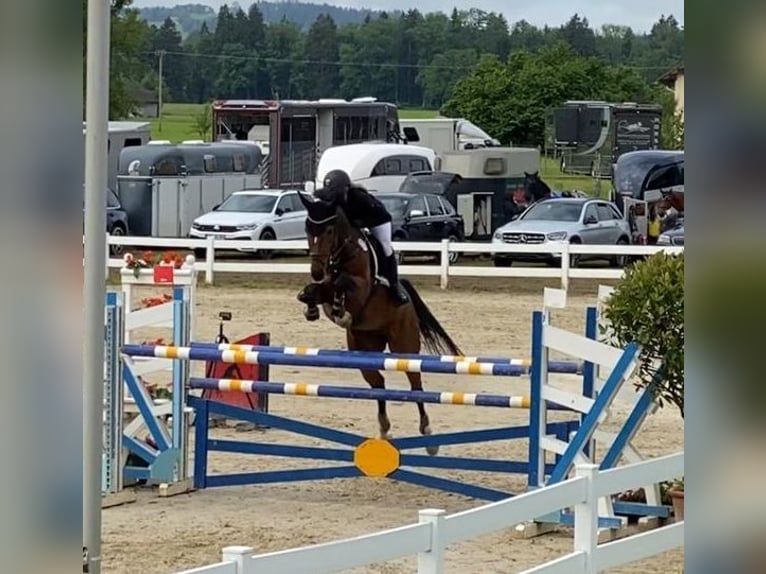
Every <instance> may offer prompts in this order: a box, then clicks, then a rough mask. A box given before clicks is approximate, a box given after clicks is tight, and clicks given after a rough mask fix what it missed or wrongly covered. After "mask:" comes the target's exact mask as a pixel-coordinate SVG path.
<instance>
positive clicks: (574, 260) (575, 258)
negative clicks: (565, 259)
mask: <svg viewBox="0 0 766 574" xmlns="http://www.w3.org/2000/svg"><path fill="white" fill-rule="evenodd" d="M569 243H570V244H571V245H581V244H582V241H580V238H579V237H573V238H572V239H570V240H569ZM579 265H580V256H579V255H570V256H569V266H570V267H577V266H579Z"/></svg>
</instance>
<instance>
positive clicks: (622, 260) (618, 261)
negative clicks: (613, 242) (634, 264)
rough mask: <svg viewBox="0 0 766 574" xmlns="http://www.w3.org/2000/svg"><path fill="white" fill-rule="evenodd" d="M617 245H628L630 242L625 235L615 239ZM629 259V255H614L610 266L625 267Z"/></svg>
mask: <svg viewBox="0 0 766 574" xmlns="http://www.w3.org/2000/svg"><path fill="white" fill-rule="evenodd" d="M617 245H630V243H629V242H628V240H627V239H626V238H625V237H620V239H618V240H617ZM629 259H630V256H629V255H615V256H614V257H612V260H611V263H612V267H625V266H626V265H627V264H628V261H629Z"/></svg>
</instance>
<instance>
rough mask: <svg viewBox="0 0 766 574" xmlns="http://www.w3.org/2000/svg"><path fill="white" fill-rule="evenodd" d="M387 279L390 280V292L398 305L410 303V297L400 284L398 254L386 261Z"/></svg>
mask: <svg viewBox="0 0 766 574" xmlns="http://www.w3.org/2000/svg"><path fill="white" fill-rule="evenodd" d="M386 279H388V284H389V291H390V292H391V297H392V298H393V299H394V302H395V303H396V304H397V305H404V304H405V303H408V302H409V297H407V293H406V292H405V291H404V288H403V287H402V285H401V283H399V269H398V266H397V262H396V254H395V253H394V254H392V255H390V256H389V257H388V258H387V259H386Z"/></svg>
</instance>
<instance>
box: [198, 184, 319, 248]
mask: <svg viewBox="0 0 766 574" xmlns="http://www.w3.org/2000/svg"><path fill="white" fill-rule="evenodd" d="M305 222H306V209H305V208H304V207H303V204H302V203H301V200H300V198H299V197H298V191H297V190H293V189H258V190H243V191H235V192H234V193H232V194H231V195H230V196H229V197H228V198H226V200H224V202H223V203H221V204H219V205H217V206H216V207H214V208H213V211H211V212H209V213H206V214H204V215H201V216H200V217H198V218H197V219H195V220H194V222H193V223H192V226H191V229H190V230H189V237H191V238H196V239H204V238H206V237H209V236H211V235H212V236H214V237H216V238H218V239H224V240H237V241H242V240H252V241H256V240H262V241H269V240H291V239H305V237H306V232H305ZM197 251H199V253H197V256H198V257H202V256H204V250H197ZM237 251H241V252H246V253H254V252H256V251H257V250H256V249H251V248H244V249H237ZM261 255H262V256H264V257H269V256H270V255H271V252H270V251H266V250H262V253H261Z"/></svg>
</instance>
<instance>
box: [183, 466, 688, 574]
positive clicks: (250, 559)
mask: <svg viewBox="0 0 766 574" xmlns="http://www.w3.org/2000/svg"><path fill="white" fill-rule="evenodd" d="M683 474H684V453H683V452H680V453H677V454H672V455H668V456H664V457H659V458H656V459H652V460H648V461H643V462H640V463H636V464H632V465H627V466H623V467H619V468H614V469H610V470H605V471H599V470H598V466H596V465H594V464H587V465H578V466H576V469H575V476H574V477H573V478H571V479H569V480H566V481H564V482H560V483H558V484H555V485H553V486H548V487H545V488H541V489H539V490H536V491H532V492H528V493H525V494H521V495H519V496H516V497H513V498H509V499H507V500H502V501H500V502H495V503H492V504H487V505H485V506H481V507H479V508H475V509H471V510H466V511H463V512H458V513H456V514H451V515H449V516H447V515H446V514H445V512H444V511H443V510H434V509H429V510H421V511H420V513H419V522H418V523H415V524H410V525H407V526H402V527H400V528H394V529H391V530H384V531H382V532H377V533H375V534H368V535H364V536H359V537H356V538H350V539H346V540H339V541H336V542H329V543H326V544H317V545H314V546H305V547H303V548H295V549H292V550H284V551H280V552H271V553H268V554H258V555H255V554H254V550H253V548H250V547H247V546H230V547H228V548H225V549H224V550H223V561H222V562H219V563H218V564H211V565H210V566H204V567H201V568H196V569H193V570H185V571H184V572H181V573H179V574H259V573H261V572H279V574H301V573H303V574H305V573H307V572H311V574H327V573H330V572H339V571H342V570H346V569H350V568H356V567H359V566H366V565H369V564H375V563H378V562H385V561H388V560H396V559H399V558H404V557H408V556H413V555H417V572H418V574H442V573H443V572H444V571H445V549H446V547H447V546H448V545H449V544H454V543H457V542H465V541H468V540H472V539H474V538H477V537H479V536H483V535H485V534H491V533H493V532H497V531H499V530H503V529H506V528H512V527H514V526H516V525H517V524H521V523H523V522H527V521H531V520H534V519H536V518H539V517H541V516H544V515H547V514H550V513H553V512H558V511H559V510H561V509H563V508H570V507H572V508H574V515H575V519H574V550H573V552H571V553H569V554H567V555H565V556H562V557H560V558H557V559H555V560H552V561H550V562H547V563H545V564H541V565H539V566H536V567H534V568H531V569H528V570H525V571H524V572H523V573H522V574H596V573H598V572H601V571H604V570H608V569H610V568H614V567H617V566H621V565H624V564H628V563H631V562H635V561H638V560H643V559H645V558H649V557H651V556H655V555H657V554H661V553H663V552H666V551H668V550H673V549H674V548H679V547H681V546H683V544H684V522H683V521H681V522H674V523H671V524H669V525H666V526H662V527H661V528H657V529H655V530H649V531H646V532H642V533H640V534H635V535H633V536H629V537H627V538H622V539H619V540H615V541H611V542H606V543H603V544H599V543H598V535H599V531H598V499H599V497H603V496H609V495H611V494H614V493H618V492H623V491H625V490H628V489H630V488H634V487H635V485H636V484H653V483H658V482H662V481H666V480H672V479H674V478H677V477H680V476H683Z"/></svg>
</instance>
